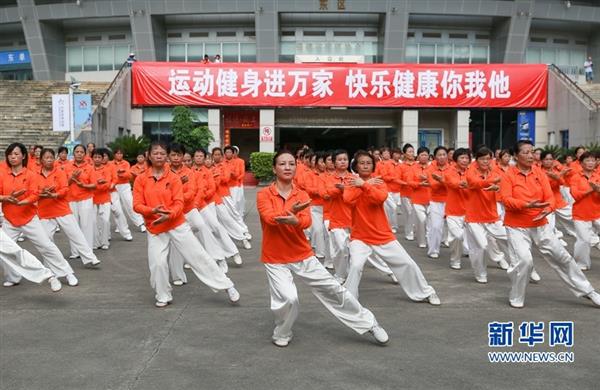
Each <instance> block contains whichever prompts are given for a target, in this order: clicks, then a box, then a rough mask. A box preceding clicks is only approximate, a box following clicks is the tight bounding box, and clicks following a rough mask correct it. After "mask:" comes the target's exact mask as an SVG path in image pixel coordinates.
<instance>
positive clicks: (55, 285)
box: [48, 276, 62, 292]
mask: <svg viewBox="0 0 600 390" xmlns="http://www.w3.org/2000/svg"><path fill="white" fill-rule="evenodd" d="M48 281H49V282H50V290H52V291H54V292H57V291H60V289H61V288H62V283H61V282H60V280H58V278H57V277H56V276H53V277H51V278H50V279H48Z"/></svg>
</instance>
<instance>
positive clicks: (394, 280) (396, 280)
mask: <svg viewBox="0 0 600 390" xmlns="http://www.w3.org/2000/svg"><path fill="white" fill-rule="evenodd" d="M388 276H389V277H390V279H392V282H394V283H396V284H400V281H399V280H398V278H397V277H396V275H394V274H393V273H392V274H388Z"/></svg>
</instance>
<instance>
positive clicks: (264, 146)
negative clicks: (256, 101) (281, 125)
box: [258, 110, 275, 152]
mask: <svg viewBox="0 0 600 390" xmlns="http://www.w3.org/2000/svg"><path fill="white" fill-rule="evenodd" d="M258 132H259V133H258V136H259V139H258V141H259V144H258V145H259V147H258V150H259V152H274V151H275V110H260V119H259V129H258Z"/></svg>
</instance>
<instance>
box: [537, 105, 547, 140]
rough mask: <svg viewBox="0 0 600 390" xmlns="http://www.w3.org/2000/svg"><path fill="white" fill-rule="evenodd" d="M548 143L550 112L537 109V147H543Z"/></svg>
mask: <svg viewBox="0 0 600 390" xmlns="http://www.w3.org/2000/svg"><path fill="white" fill-rule="evenodd" d="M546 145H548V112H547V111H546V110H536V111H535V147H536V148H543V147H544V146H546Z"/></svg>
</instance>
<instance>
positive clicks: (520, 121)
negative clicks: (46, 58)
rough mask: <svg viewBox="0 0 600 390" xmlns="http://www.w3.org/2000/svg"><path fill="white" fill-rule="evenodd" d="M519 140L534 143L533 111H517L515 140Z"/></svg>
mask: <svg viewBox="0 0 600 390" xmlns="http://www.w3.org/2000/svg"><path fill="white" fill-rule="evenodd" d="M521 140H527V141H531V142H533V143H534V144H535V111H531V110H527V111H519V113H518V114H517V141H521Z"/></svg>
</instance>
